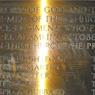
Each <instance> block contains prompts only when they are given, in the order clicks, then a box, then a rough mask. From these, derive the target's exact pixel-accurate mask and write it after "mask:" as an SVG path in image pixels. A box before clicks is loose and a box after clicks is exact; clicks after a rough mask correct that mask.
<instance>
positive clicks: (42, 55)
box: [38, 0, 48, 95]
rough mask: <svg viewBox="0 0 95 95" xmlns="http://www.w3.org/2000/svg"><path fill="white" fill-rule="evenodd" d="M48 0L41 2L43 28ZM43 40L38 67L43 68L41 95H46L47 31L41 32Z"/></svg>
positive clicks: (40, 83) (40, 76)
mask: <svg viewBox="0 0 95 95" xmlns="http://www.w3.org/2000/svg"><path fill="white" fill-rule="evenodd" d="M46 4H47V2H46V0H41V16H42V19H41V21H40V25H42V26H46V25H47V22H46V13H45V11H44V8H45V7H46ZM39 34H40V35H41V36H42V38H41V39H40V41H39V43H40V47H39V50H38V56H39V62H38V65H39V67H41V69H40V70H39V78H38V79H39V83H38V84H39V85H38V86H39V95H44V93H43V91H44V89H45V73H46V61H45V57H46V56H47V53H48V48H47V47H46V42H47V31H45V30H41V31H40V33H39Z"/></svg>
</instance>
